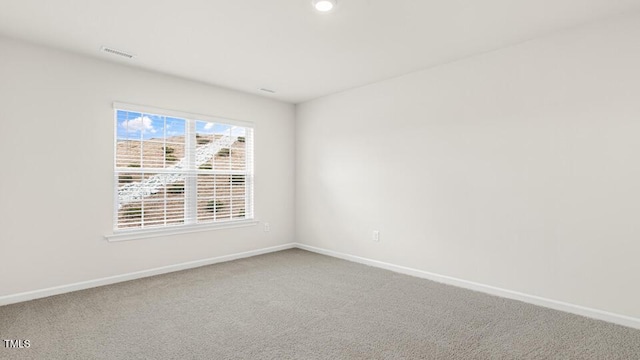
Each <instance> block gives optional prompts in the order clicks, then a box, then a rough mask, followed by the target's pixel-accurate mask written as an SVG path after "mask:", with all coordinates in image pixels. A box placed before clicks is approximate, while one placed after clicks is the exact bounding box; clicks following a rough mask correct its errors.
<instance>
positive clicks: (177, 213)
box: [114, 107, 253, 230]
mask: <svg viewBox="0 0 640 360" xmlns="http://www.w3.org/2000/svg"><path fill="white" fill-rule="evenodd" d="M115 127H116V144H115V214H114V217H115V221H114V224H115V226H114V227H115V229H116V230H136V229H146V228H159V227H169V226H185V225H194V224H206V223H218V222H229V221H236V220H242V219H252V218H253V129H252V128H251V127H249V126H240V125H236V124H231V123H225V122H224V121H223V120H222V121H217V122H214V121H211V119H207V120H199V119H197V118H191V117H186V116H185V117H179V116H176V115H175V112H171V115H166V114H164V115H163V114H162V113H161V112H160V111H158V112H154V113H151V112H143V111H135V110H132V109H131V108H130V107H128V108H127V109H119V108H116V110H115Z"/></svg>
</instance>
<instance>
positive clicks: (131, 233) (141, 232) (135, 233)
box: [104, 218, 260, 242]
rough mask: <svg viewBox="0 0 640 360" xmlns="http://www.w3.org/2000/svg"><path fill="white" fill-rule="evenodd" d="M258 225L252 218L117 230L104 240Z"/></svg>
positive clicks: (123, 239)
mask: <svg viewBox="0 0 640 360" xmlns="http://www.w3.org/2000/svg"><path fill="white" fill-rule="evenodd" d="M259 223H260V221H258V220H256V219H255V218H254V219H244V220H234V221H225V222H220V223H209V224H191V225H180V226H168V227H164V228H151V229H133V230H117V231H116V230H114V231H113V233H112V234H107V235H104V238H105V239H106V240H107V241H109V242H118V241H128V240H138V239H147V238H153V237H161V236H171V235H180V234H189V233H196V232H202V231H213V230H225V229H236V228H243V227H250V226H256V225H258V224H259Z"/></svg>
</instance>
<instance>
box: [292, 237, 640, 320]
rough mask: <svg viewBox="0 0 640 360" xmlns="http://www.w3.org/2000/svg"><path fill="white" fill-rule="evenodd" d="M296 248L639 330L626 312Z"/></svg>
mask: <svg viewBox="0 0 640 360" xmlns="http://www.w3.org/2000/svg"><path fill="white" fill-rule="evenodd" d="M295 247H297V248H299V249H303V250H307V251H311V252H315V253H318V254H322V255H328V256H332V257H336V258H339V259H343V260H348V261H353V262H357V263H360V264H365V265H370V266H374V267H377V268H382V269H386V270H391V271H394V272H397V273H401V274H406V275H411V276H415V277H419V278H423V279H428V280H433V281H436V282H439V283H443V284H448V285H453V286H457V287H461V288H465V289H469V290H474V291H480V292H483V293H487V294H491V295H496V296H500V297H504V298H507V299H513V300H519V301H522V302H526V303H529V304H533V305H538V306H543V307H547V308H550V309H554V310H560V311H564V312H568V313H572V314H576V315H581V316H586V317H589V318H593V319H597V320H603V321H607V322H610V323H614V324H618V325H622V326H627V327H631V328H635V329H640V319H638V318H634V317H630V316H626V315H620V314H615V313H611V312H607V311H602V310H598V309H592V308H588V307H585V306H580V305H574V304H570V303H566V302H563V301H557V300H552V299H547V298H543V297H539V296H535V295H529V294H524V293H521V292H517V291H511V290H507V289H501V288H498V287H495V286H490V285H484V284H480V283H476V282H473V281H467V280H462V279H458V278H454V277H451V276H445V275H440V274H435V273H431V272H428V271H423V270H417V269H412V268H408V267H405V266H399V265H394V264H389V263H385V262H382V261H377V260H372V259H367V258H363V257H359V256H354V255H349V254H345V253H340V252H337V251H332V250H327V249H321V248H317V247H314V246H309V245H305V244H299V243H296V244H295Z"/></svg>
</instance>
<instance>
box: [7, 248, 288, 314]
mask: <svg viewBox="0 0 640 360" xmlns="http://www.w3.org/2000/svg"><path fill="white" fill-rule="evenodd" d="M294 247H295V244H292V243H291V244H284V245H278V246H272V247H268V248H263V249H257V250H251V251H246V252H242V253H237V254H231V255H224V256H218V257H213V258H209V259H202V260H196V261H189V262H185V263H181V264H175V265H168V266H162V267H159V268H154V269H148V270H142V271H136V272H132V273H127V274H122V275H115V276H109V277H104V278H100V279H95V280H88V281H81V282H77V283H74V284H68V285H61V286H55V287H50V288H46V289H40V290H34V291H27V292H23V293H18V294H11V295H4V296H0V306H2V305H8V304H13V303H18V302H22V301H29V300H34V299H39V298H44V297H47V296H53V295H59V294H64V293H68V292H72V291H77V290H84V289H89V288H93V287H98V286H103V285H109V284H115V283H119V282H123V281H129V280H135V279H140V278H144V277H148V276H154V275H160V274H166V273H170V272H174V271H180V270H186V269H192V268H196V267H200V266H205V265H211V264H216V263H221V262H225V261H231V260H236V259H242V258H246V257H251V256H256V255H262V254H266V253H271V252H276V251H281V250H286V249H291V248H294Z"/></svg>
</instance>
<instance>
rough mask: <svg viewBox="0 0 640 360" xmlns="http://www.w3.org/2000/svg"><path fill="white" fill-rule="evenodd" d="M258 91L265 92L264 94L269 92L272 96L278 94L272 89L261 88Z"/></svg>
mask: <svg viewBox="0 0 640 360" xmlns="http://www.w3.org/2000/svg"><path fill="white" fill-rule="evenodd" d="M258 90H260V91H264V92H268V93H271V94H275V93H276V91H275V90H271V89H265V88H260V89H258Z"/></svg>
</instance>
